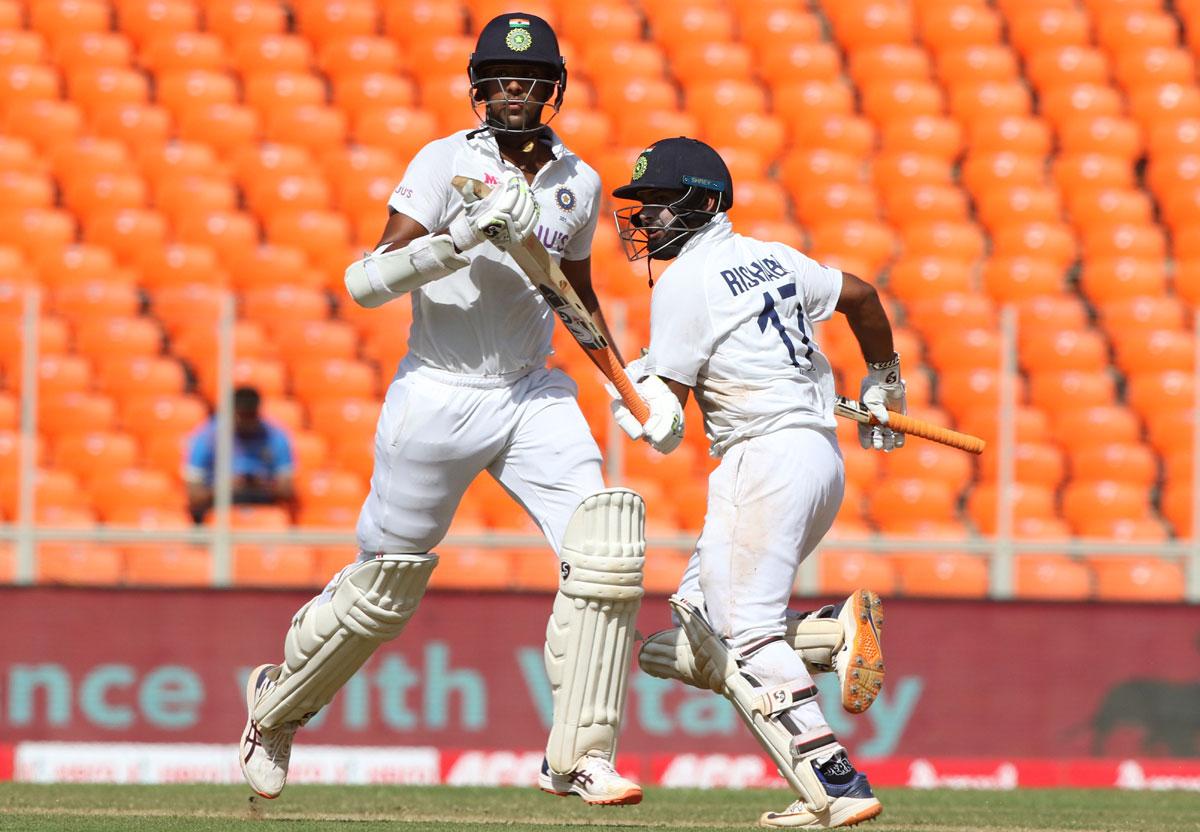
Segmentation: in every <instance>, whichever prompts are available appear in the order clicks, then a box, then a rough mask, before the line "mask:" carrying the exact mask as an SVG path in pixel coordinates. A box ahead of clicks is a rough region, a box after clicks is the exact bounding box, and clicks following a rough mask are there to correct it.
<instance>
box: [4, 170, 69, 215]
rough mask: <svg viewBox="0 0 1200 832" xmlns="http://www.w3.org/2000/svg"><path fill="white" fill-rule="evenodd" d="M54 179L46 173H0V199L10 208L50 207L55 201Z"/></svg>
mask: <svg viewBox="0 0 1200 832" xmlns="http://www.w3.org/2000/svg"><path fill="white" fill-rule="evenodd" d="M55 198H56V193H55V187H54V180H53V179H51V178H50V176H48V175H46V174H36V173H18V172H16V171H6V172H4V173H0V200H3V202H4V205H5V206H6V207H10V208H42V209H48V208H52V207H53V205H54V203H55V201H56V199H55Z"/></svg>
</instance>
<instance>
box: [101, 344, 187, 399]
mask: <svg viewBox="0 0 1200 832" xmlns="http://www.w3.org/2000/svg"><path fill="white" fill-rule="evenodd" d="M96 363H97V365H98V367H99V372H98V373H97V381H96V388H97V389H98V390H100V391H102V392H104V393H107V394H108V395H110V396H112V397H114V398H116V399H117V400H118V401H120V400H122V399H124V398H127V397H129V396H133V395H138V394H153V395H157V394H179V393H182V392H183V391H184V388H185V387H186V385H187V377H186V374H185V372H184V369H183V366H182V365H181V364H180V363H179V362H178V361H176V360H175V359H172V358H168V357H165V356H140V355H137V356H113V357H106V358H104V359H102V360H98V361H97V362H96Z"/></svg>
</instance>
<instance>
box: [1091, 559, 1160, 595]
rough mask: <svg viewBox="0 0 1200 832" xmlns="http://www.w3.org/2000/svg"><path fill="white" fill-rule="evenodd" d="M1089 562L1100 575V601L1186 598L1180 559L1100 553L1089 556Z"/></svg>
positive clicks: (1097, 581) (1097, 589) (1098, 580)
mask: <svg viewBox="0 0 1200 832" xmlns="http://www.w3.org/2000/svg"><path fill="white" fill-rule="evenodd" d="M1088 562H1089V564H1090V565H1091V567H1092V570H1093V571H1094V572H1095V574H1096V598H1097V599H1098V600H1101V601H1156V602H1163V601H1167V602H1170V601H1181V600H1183V591H1184V579H1183V569H1182V568H1181V566H1180V565H1179V563H1178V562H1175V561H1171V560H1166V559H1164V558H1156V557H1130V556H1120V555H1097V556H1094V557H1091V558H1088Z"/></svg>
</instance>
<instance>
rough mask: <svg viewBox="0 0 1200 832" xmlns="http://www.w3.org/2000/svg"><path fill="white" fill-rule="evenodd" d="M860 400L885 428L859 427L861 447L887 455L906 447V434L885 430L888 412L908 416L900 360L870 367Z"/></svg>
mask: <svg viewBox="0 0 1200 832" xmlns="http://www.w3.org/2000/svg"><path fill="white" fill-rule="evenodd" d="M859 398H860V399H862V403H863V406H864V407H866V409H867V410H868V411H869V412H870V414H871V415H872V416H874V417H875V418H876V419H878V420H879V421H880V422H882V423H883V424H881V425H864V424H859V426H858V444H860V445H862V446H863V447H864V448H866V449H867V450H871V449H872V448H874V449H875V450H877V451H883V452H884V453H888V452H889V451H892V450H894V449H896V448H903V447H904V434H903V433H897V432H896V431H894V430H892V429H891V428H889V427H886V425H887V421H888V412H889V411H893V412H895V413H907V412H908V404H907V403H906V402H905V400H904V379H902V378H901V377H900V356H899V355H893V357H892V360H891V361H884V362H881V363H878V364H868V365H867V377H866V378H864V379H863V380H862V385H861V386H860V387H859Z"/></svg>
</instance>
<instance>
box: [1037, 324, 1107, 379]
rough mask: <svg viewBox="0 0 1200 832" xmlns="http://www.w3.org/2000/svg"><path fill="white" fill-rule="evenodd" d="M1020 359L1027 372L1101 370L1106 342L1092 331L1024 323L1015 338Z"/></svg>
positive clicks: (1103, 366)
mask: <svg viewBox="0 0 1200 832" xmlns="http://www.w3.org/2000/svg"><path fill="white" fill-rule="evenodd" d="M1018 340H1019V352H1020V356H1019V359H1020V361H1021V364H1022V366H1024V367H1025V369H1026V370H1027V371H1028V372H1035V371H1036V372H1050V371H1052V370H1057V371H1067V370H1080V371H1091V370H1102V369H1104V368H1105V367H1107V366H1108V363H1109V362H1108V345H1107V344H1106V343H1105V341H1104V338H1103V337H1102V336H1101V335H1100V334H1099V333H1098V332H1096V331H1095V330H1091V329H1083V330H1058V329H1051V328H1042V327H1036V326H1030V325H1027V326H1025V327H1023V331H1022V332H1021V334H1020V335H1019V337H1018Z"/></svg>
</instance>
